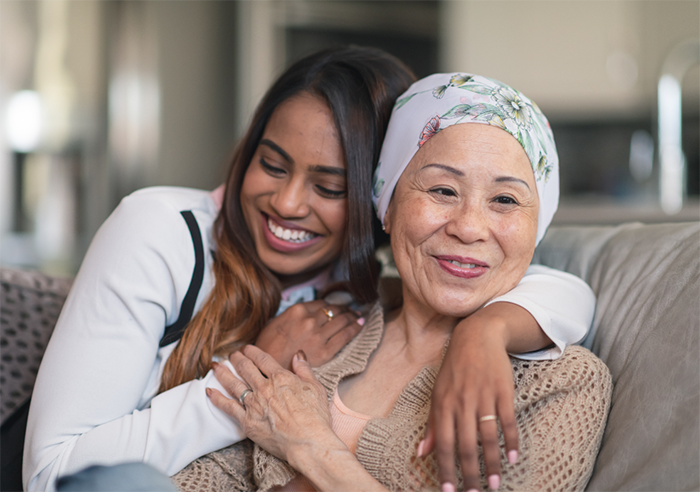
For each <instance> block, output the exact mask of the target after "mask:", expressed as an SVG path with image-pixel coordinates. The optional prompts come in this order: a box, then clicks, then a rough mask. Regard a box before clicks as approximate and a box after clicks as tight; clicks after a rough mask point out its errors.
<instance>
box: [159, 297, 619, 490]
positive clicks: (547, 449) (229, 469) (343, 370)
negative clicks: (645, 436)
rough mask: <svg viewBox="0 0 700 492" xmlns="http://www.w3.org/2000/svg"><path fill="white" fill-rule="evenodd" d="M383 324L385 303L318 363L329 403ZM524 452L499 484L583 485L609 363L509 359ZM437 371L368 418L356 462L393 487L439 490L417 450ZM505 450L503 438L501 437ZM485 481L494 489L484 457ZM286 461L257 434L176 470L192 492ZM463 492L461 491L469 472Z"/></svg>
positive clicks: (604, 410) (231, 483)
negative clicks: (384, 413)
mask: <svg viewBox="0 0 700 492" xmlns="http://www.w3.org/2000/svg"><path fill="white" fill-rule="evenodd" d="M383 331H384V316H383V313H382V309H381V307H380V306H379V305H378V304H377V305H375V306H374V307H373V308H372V312H371V314H370V316H369V318H368V322H367V323H366V325H365V327H364V329H363V330H362V332H361V333H360V334H359V335H358V336H357V337H356V338H355V339H354V340H353V341H352V342H350V344H348V345H347V346H346V347H345V348H344V349H343V350H342V351H341V352H340V354H338V356H337V357H336V358H335V359H333V360H332V361H330V362H328V363H327V364H325V365H324V366H322V367H320V368H319V369H317V370H316V375H317V377H318V379H319V381H320V382H321V384H323V386H324V387H325V388H326V390H327V391H328V397H329V401H330V398H331V397H332V395H333V392H334V391H335V388H336V387H337V386H338V383H339V382H340V381H341V380H342V379H343V378H345V377H347V376H349V375H352V374H356V373H359V372H361V371H363V370H364V369H365V367H366V365H367V360H368V359H369V356H370V354H371V353H372V352H373V351H374V350H375V349H376V348H377V346H378V345H379V342H380V340H381V337H382V333H383ZM511 361H512V364H513V378H514V382H515V412H516V416H517V422H518V433H519V439H520V456H519V459H518V462H517V463H515V464H514V465H511V464H508V462H507V460H506V457H505V454H504V452H503V451H502V452H501V466H502V474H501V487H500V489H499V490H529V491H538V492H539V491H569V490H583V489H584V487H585V486H586V483H587V482H588V479H589V478H590V476H591V472H592V471H593V464H594V463H595V457H596V454H597V452H598V448H599V447H600V442H601V439H602V437H603V430H604V428H605V422H606V419H607V415H608V408H609V406H610V396H611V393H612V380H611V377H610V372H609V371H608V368H607V367H606V366H605V364H603V362H602V361H601V360H600V359H598V358H597V357H596V356H594V355H593V354H592V353H591V352H589V351H588V350H586V349H584V348H582V347H576V346H573V347H568V348H567V349H566V351H565V353H564V355H562V357H560V358H559V359H557V360H555V361H536V362H533V361H524V360H519V359H511ZM436 375H437V368H435V367H426V368H424V369H423V370H422V371H421V372H420V373H419V374H418V375H417V376H416V377H415V378H414V379H413V380H412V381H411V382H410V383H409V384H408V385H407V386H406V387H405V388H404V389H403V392H402V393H401V395H400V396H399V398H398V400H397V402H396V404H395V405H394V408H393V410H392V412H391V413H390V415H389V416H388V417H386V418H376V419H372V420H370V421H369V422H368V423H367V426H366V427H365V429H364V431H363V432H362V435H361V436H360V439H359V442H358V444H357V452H356V456H357V459H358V460H359V461H360V463H362V465H363V466H364V467H365V468H366V469H367V471H369V473H370V474H371V475H372V476H374V477H375V478H376V479H377V480H378V481H379V482H381V483H382V484H384V486H386V487H387V488H388V489H390V490H401V491H410V490H439V489H440V484H439V483H438V481H437V468H436V462H435V458H434V455H433V454H430V455H428V456H427V457H425V458H417V457H416V449H417V446H418V442H419V441H420V440H421V438H422V436H423V432H424V430H425V425H426V422H427V419H428V412H429V410H430V395H431V392H432V388H433V384H434V382H435V377H436ZM500 437H501V449H502V450H503V436H502V435H501V436H500ZM481 471H482V484H481V488H482V489H483V490H487V484H486V479H485V477H484V466H483V461H482V463H481ZM295 473H296V472H295V471H294V470H293V469H292V468H291V467H290V466H289V465H288V464H287V463H285V462H283V461H281V460H279V459H277V458H276V457H274V456H272V455H270V454H269V453H267V452H266V451H264V450H263V449H261V448H260V447H258V446H257V445H254V444H253V443H251V442H250V441H249V440H245V441H243V442H240V443H237V444H234V445H232V446H229V447H228V448H224V449H221V450H219V451H215V452H213V453H210V454H208V455H206V456H203V457H202V458H199V459H197V460H195V461H194V462H192V463H191V464H190V465H188V466H187V467H186V468H185V469H184V470H182V471H181V472H179V473H178V474H177V475H175V476H174V477H173V481H174V482H175V484H176V485H177V486H178V488H179V489H180V490H182V491H184V492H203V491H212V492H228V491H244V490H257V489H260V490H270V489H272V488H273V487H275V486H277V485H284V484H285V483H287V482H288V481H289V480H291V479H292V477H294V475H295ZM457 488H458V490H462V489H463V487H462V482H461V478H460V479H459V483H458V487H457Z"/></svg>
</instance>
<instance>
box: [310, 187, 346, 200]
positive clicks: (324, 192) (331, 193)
mask: <svg viewBox="0 0 700 492" xmlns="http://www.w3.org/2000/svg"><path fill="white" fill-rule="evenodd" d="M316 190H317V191H318V193H319V195H321V196H324V197H326V198H345V195H346V194H347V191H346V190H330V189H328V188H325V187H323V186H321V185H316Z"/></svg>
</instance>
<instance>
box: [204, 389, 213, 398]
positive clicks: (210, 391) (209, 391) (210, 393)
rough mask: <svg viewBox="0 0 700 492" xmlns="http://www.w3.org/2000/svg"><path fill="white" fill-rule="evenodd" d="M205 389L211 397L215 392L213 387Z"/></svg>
mask: <svg viewBox="0 0 700 492" xmlns="http://www.w3.org/2000/svg"><path fill="white" fill-rule="evenodd" d="M204 391H206V393H207V396H208V397H211V395H212V393H213V392H212V390H211V388H206V389H205V390H204Z"/></svg>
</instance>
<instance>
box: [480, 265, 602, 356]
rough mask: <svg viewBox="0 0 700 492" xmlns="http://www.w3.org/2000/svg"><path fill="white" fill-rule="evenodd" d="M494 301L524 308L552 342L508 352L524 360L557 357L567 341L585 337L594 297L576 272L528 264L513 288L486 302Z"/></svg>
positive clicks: (570, 341) (593, 309)
mask: <svg viewBox="0 0 700 492" xmlns="http://www.w3.org/2000/svg"><path fill="white" fill-rule="evenodd" d="M494 302H510V303H513V304H517V305H518V306H520V307H522V308H523V309H525V310H527V311H528V312H529V313H530V314H531V315H532V316H533V317H534V318H535V319H536V320H537V323H538V324H539V325H540V328H542V331H543V332H544V333H545V334H546V335H547V336H548V337H549V339H550V340H551V341H552V343H553V345H552V346H551V347H547V348H544V349H542V350H538V351H536V352H528V353H524V354H510V355H512V356H513V357H517V358H519V359H524V360H547V359H556V358H557V357H559V356H561V354H562V353H563V351H564V348H565V347H566V346H567V345H572V344H575V343H578V342H580V341H581V340H583V339H584V338H585V336H586V333H588V330H589V328H590V326H591V323H592V322H593V314H594V312H595V302H596V300H595V295H594V294H593V291H592V290H591V288H590V287H589V286H588V284H587V283H586V282H584V281H583V280H581V279H580V278H578V277H576V276H575V275H572V274H570V273H566V272H562V271H560V270H554V269H552V268H549V267H546V266H542V265H530V267H529V268H528V269H527V272H526V273H525V277H524V278H523V279H522V280H521V281H520V283H519V284H518V285H517V286H516V287H515V288H514V289H513V290H511V291H510V292H508V293H506V294H504V295H502V296H500V297H497V298H496V299H493V300H492V301H490V302H489V303H488V304H492V303H494Z"/></svg>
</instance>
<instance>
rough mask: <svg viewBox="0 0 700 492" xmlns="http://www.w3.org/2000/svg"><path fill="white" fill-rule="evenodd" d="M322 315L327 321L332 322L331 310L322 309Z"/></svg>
mask: <svg viewBox="0 0 700 492" xmlns="http://www.w3.org/2000/svg"><path fill="white" fill-rule="evenodd" d="M323 313H324V314H325V315H326V316H327V317H328V321H330V320H332V319H333V316H335V315H334V314H333V311H331V310H330V309H328V308H324V309H323Z"/></svg>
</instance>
